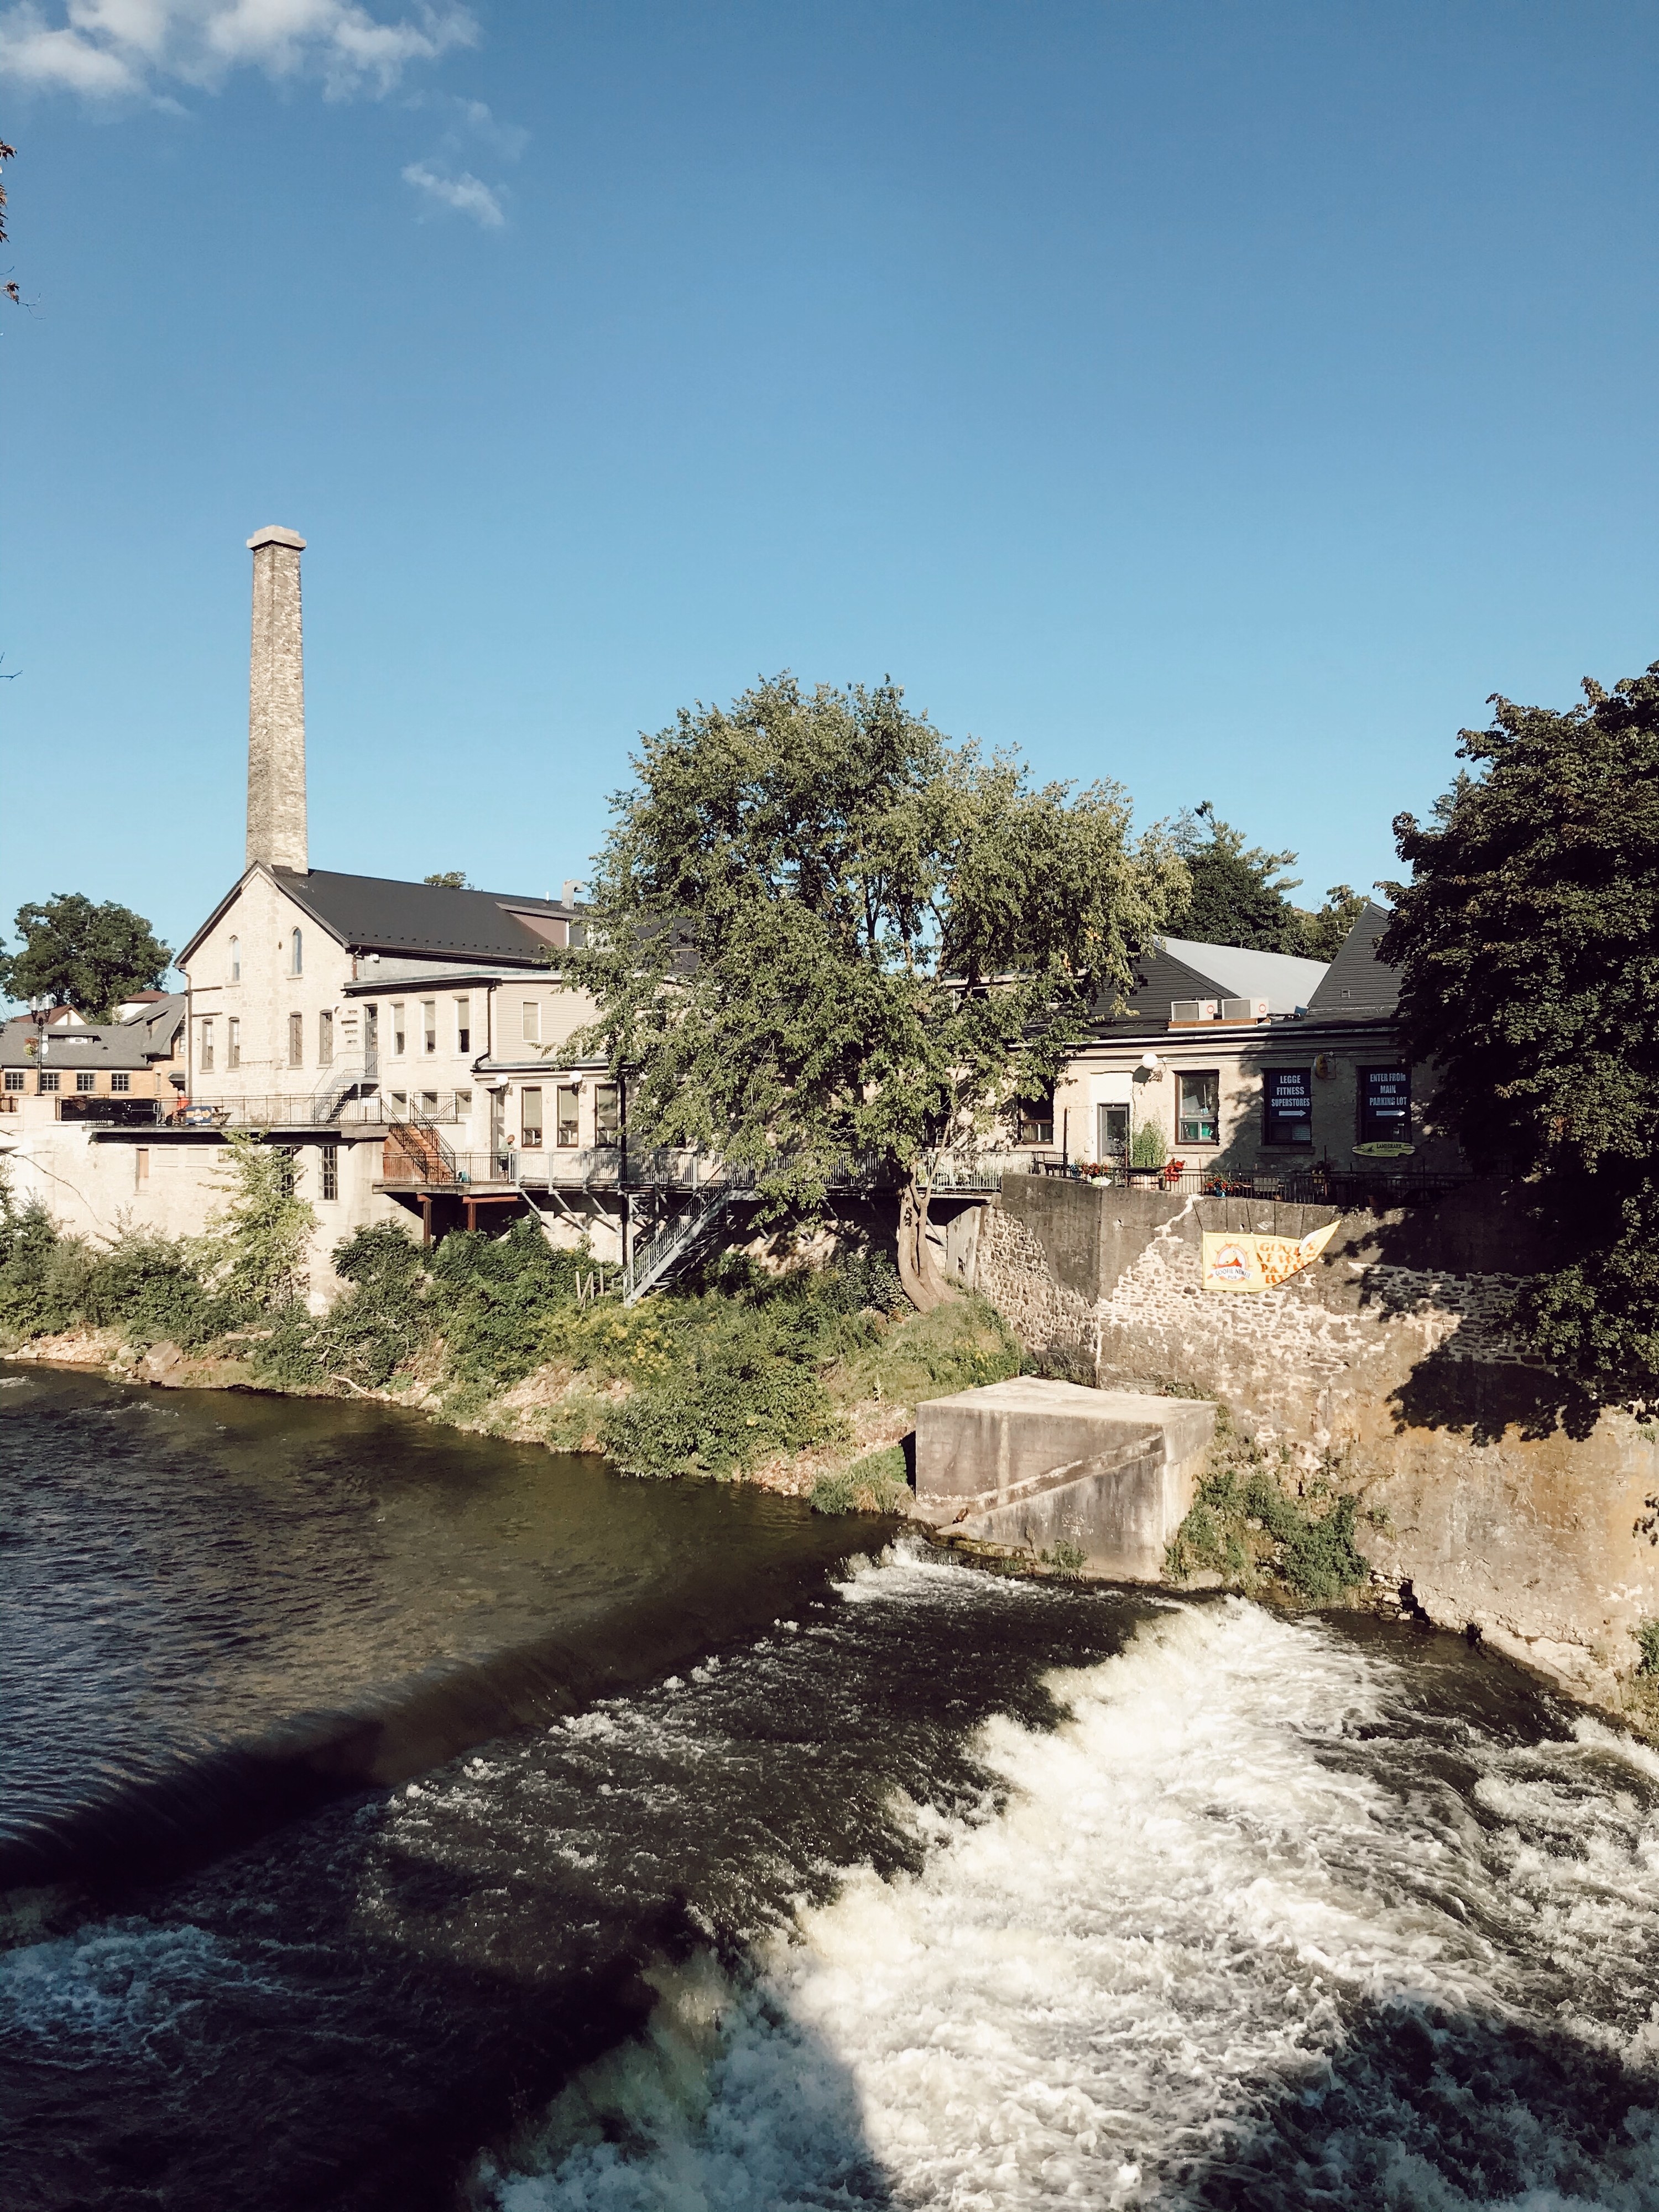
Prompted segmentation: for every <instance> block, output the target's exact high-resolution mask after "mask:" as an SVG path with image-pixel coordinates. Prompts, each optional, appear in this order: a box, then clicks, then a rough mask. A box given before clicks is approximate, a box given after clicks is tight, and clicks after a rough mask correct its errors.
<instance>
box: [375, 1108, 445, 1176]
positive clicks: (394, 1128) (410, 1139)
mask: <svg viewBox="0 0 1659 2212" xmlns="http://www.w3.org/2000/svg"><path fill="white" fill-rule="evenodd" d="M393 1151H396V1152H400V1153H401V1154H402V1155H403V1158H404V1160H405V1161H406V1162H407V1163H408V1164H410V1165H411V1166H412V1167H414V1168H416V1170H418V1171H419V1172H418V1177H417V1179H418V1180H419V1181H420V1182H430V1183H453V1182H459V1181H460V1176H459V1173H458V1170H457V1165H456V1160H455V1155H454V1153H453V1152H452V1151H451V1149H450V1147H449V1146H448V1145H447V1142H446V1141H445V1139H444V1138H443V1136H442V1134H441V1133H440V1131H439V1128H438V1125H437V1123H436V1122H435V1121H430V1120H428V1117H427V1115H424V1114H422V1111H421V1109H420V1108H419V1107H418V1106H416V1107H411V1108H410V1113H409V1116H408V1119H407V1120H404V1121H393V1122H392V1124H391V1126H390V1128H389V1130H388V1133H387V1135H386V1152H388V1153H391V1152H393Z"/></svg>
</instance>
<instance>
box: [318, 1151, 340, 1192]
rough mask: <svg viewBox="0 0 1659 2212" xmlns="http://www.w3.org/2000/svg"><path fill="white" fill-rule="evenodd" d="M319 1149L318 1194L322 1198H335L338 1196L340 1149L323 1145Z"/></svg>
mask: <svg viewBox="0 0 1659 2212" xmlns="http://www.w3.org/2000/svg"><path fill="white" fill-rule="evenodd" d="M319 1149H320V1151H321V1152H322V1162H321V1167H322V1174H321V1179H320V1182H319V1195H320V1196H321V1197H323V1198H337V1197H338V1196H339V1195H340V1147H339V1146H337V1145H324V1146H320V1147H319Z"/></svg>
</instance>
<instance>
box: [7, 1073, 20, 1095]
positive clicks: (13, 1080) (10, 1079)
mask: <svg viewBox="0 0 1659 2212" xmlns="http://www.w3.org/2000/svg"><path fill="white" fill-rule="evenodd" d="M6 1088H7V1090H8V1091H21V1089H22V1088H23V1071H22V1069H21V1067H9V1068H8V1069H7V1070H6Z"/></svg>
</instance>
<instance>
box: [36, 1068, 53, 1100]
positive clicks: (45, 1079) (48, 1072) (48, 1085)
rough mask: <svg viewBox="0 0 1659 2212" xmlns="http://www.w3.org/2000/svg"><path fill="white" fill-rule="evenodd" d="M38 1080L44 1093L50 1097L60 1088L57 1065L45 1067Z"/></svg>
mask: <svg viewBox="0 0 1659 2212" xmlns="http://www.w3.org/2000/svg"><path fill="white" fill-rule="evenodd" d="M37 1080H38V1082H39V1084H40V1091H41V1093H42V1095H43V1096H44V1097H51V1095H52V1092H53V1091H56V1090H57V1088H58V1070H57V1069H56V1068H55V1067H43V1068H42V1069H41V1071H40V1075H39V1077H38V1078H37Z"/></svg>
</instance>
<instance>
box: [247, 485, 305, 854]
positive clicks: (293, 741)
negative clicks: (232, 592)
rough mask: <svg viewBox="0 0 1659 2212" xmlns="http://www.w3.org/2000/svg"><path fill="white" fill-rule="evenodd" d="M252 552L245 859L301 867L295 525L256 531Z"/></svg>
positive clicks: (300, 543) (300, 541)
mask: <svg viewBox="0 0 1659 2212" xmlns="http://www.w3.org/2000/svg"><path fill="white" fill-rule="evenodd" d="M247 543H248V550H249V551H250V552H251V553H252V556H253V653H252V661H251V663H250V665H249V671H248V710H247V859H248V866H250V867H252V865H253V863H254V862H255V861H256V860H263V861H264V862H265V863H266V864H267V866H275V867H282V868H298V869H301V870H304V869H305V868H306V867H307V865H308V863H307V857H306V683H305V659H304V653H303V648H302V647H301V638H300V556H301V553H303V552H304V551H305V547H306V541H305V539H304V538H301V536H300V535H299V534H298V532H295V531H292V530H278V529H274V528H273V529H270V530H258V531H256V532H254V534H253V536H252V538H249V539H248V541H247Z"/></svg>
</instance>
